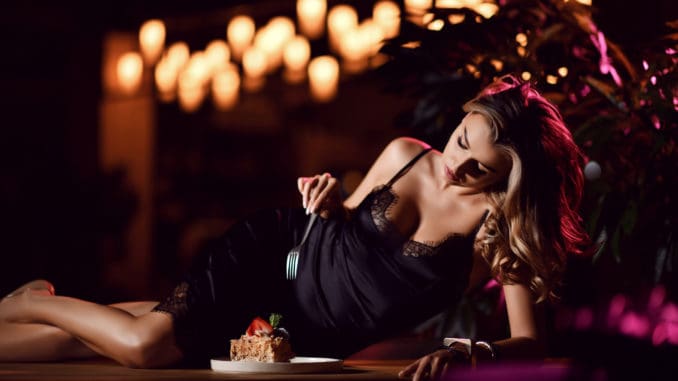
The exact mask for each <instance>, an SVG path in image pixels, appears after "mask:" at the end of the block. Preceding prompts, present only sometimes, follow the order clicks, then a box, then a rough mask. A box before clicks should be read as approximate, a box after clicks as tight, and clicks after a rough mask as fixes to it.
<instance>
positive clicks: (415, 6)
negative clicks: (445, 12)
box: [405, 0, 433, 13]
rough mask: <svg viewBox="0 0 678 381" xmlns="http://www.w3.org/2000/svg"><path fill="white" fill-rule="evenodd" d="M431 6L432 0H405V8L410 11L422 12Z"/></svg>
mask: <svg viewBox="0 0 678 381" xmlns="http://www.w3.org/2000/svg"><path fill="white" fill-rule="evenodd" d="M432 6H433V0H405V9H406V10H407V11H408V12H410V13H424V12H425V11H426V10H427V9H429V8H431V7H432Z"/></svg>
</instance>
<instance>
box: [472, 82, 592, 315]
mask: <svg viewBox="0 0 678 381" xmlns="http://www.w3.org/2000/svg"><path fill="white" fill-rule="evenodd" d="M464 111H466V112H469V113H477V114H480V115H483V116H485V118H486V119H487V120H488V121H489V124H490V126H491V129H492V134H491V136H492V137H493V139H494V143H495V145H496V146H497V147H499V149H500V150H502V151H503V152H504V153H505V154H506V155H507V156H508V157H509V158H510V160H511V163H512V166H511V171H510V173H509V175H508V179H507V180H506V183H505V184H504V185H505V186H501V187H499V188H500V189H493V190H490V191H489V198H490V200H491V204H492V208H493V210H491V213H490V216H489V217H488V219H487V221H486V222H485V230H486V232H487V234H486V235H485V237H484V238H483V239H481V240H478V242H476V249H478V250H480V252H481V253H482V255H483V257H484V258H485V260H487V262H488V263H489V264H490V268H491V270H492V274H493V276H495V277H496V278H497V279H498V280H499V281H500V282H502V283H504V284H516V283H518V284H524V285H527V286H528V287H529V288H530V290H532V292H533V293H534V294H535V295H536V297H537V302H542V301H544V300H547V299H554V298H557V296H556V292H555V291H556V289H557V288H558V286H559V285H560V284H561V281H562V276H563V273H564V271H565V265H566V259H567V255H568V254H575V255H576V254H585V253H588V252H589V250H590V249H589V248H590V240H589V237H588V235H587V233H586V231H585V230H584V228H583V226H582V223H581V217H580V215H579V213H578V208H579V203H580V201H581V197H582V188H583V182H584V180H583V174H582V169H581V163H582V154H581V151H580V150H579V148H578V147H577V145H576V144H575V142H574V140H573V138H572V134H571V133H570V131H569V129H568V128H567V127H566V125H565V123H564V121H563V119H562V117H561V115H560V112H559V111H558V109H557V108H556V106H554V105H553V104H551V102H549V101H548V100H547V99H546V98H544V97H543V96H542V95H541V94H540V93H539V92H538V91H537V90H535V89H534V88H532V87H531V86H530V84H529V83H528V82H522V81H520V80H518V79H516V78H515V77H513V76H511V75H508V76H504V77H501V78H499V79H498V80H496V81H495V82H494V83H492V84H490V85H489V86H488V87H486V88H485V89H483V90H482V91H481V92H480V93H479V94H478V95H477V96H476V97H475V98H474V99H472V100H471V101H469V102H467V103H466V104H465V105H464Z"/></svg>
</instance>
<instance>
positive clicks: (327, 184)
mask: <svg viewBox="0 0 678 381" xmlns="http://www.w3.org/2000/svg"><path fill="white" fill-rule="evenodd" d="M337 184H338V182H337V179H336V178H334V177H332V175H330V174H329V173H324V174H322V175H315V176H311V177H300V178H298V179H297V188H298V189H299V193H301V203H302V205H303V207H304V208H306V210H307V211H308V212H309V213H316V212H318V211H319V209H320V207H321V206H322V204H323V202H324V201H325V200H327V199H328V198H330V197H332V192H335V191H336V189H337V188H336V186H337Z"/></svg>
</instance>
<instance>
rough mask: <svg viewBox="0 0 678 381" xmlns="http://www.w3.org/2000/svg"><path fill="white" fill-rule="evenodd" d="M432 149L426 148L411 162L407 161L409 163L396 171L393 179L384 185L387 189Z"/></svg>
mask: <svg viewBox="0 0 678 381" xmlns="http://www.w3.org/2000/svg"><path fill="white" fill-rule="evenodd" d="M432 149H433V148H431V147H428V148H426V149H424V150H423V151H421V152H419V153H418V154H417V156H415V157H414V158H412V160H410V161H409V163H407V164H405V166H404V167H402V168H400V170H399V171H398V173H396V174H395V176H393V177H392V178H391V180H389V181H388V183H386V185H388V186H389V187H390V186H391V185H393V183H395V182H396V181H397V180H398V179H399V178H401V177H402V176H403V175H404V174H405V173H406V172H407V171H409V170H410V168H412V166H413V165H414V163H416V162H417V161H418V160H419V159H421V157H422V156H424V155H426V154H427V153H428V152H429V151H430V150H432Z"/></svg>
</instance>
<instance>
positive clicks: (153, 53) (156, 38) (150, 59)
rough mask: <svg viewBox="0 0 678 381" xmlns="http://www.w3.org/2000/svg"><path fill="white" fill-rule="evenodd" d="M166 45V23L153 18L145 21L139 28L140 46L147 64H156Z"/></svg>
mask: <svg viewBox="0 0 678 381" xmlns="http://www.w3.org/2000/svg"><path fill="white" fill-rule="evenodd" d="M164 47H165V23H163V22H162V21H161V20H157V19H153V20H148V21H146V22H144V23H143V24H142V25H141V28H139V48H140V49H141V54H142V55H143V59H144V62H145V63H146V65H148V66H151V65H153V64H155V63H156V62H157V61H158V59H159V58H160V55H161V54H162V50H163V48H164Z"/></svg>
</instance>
